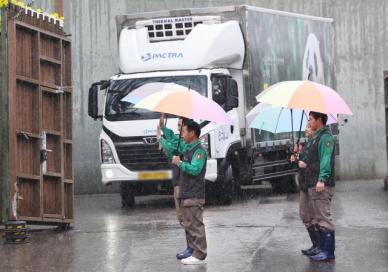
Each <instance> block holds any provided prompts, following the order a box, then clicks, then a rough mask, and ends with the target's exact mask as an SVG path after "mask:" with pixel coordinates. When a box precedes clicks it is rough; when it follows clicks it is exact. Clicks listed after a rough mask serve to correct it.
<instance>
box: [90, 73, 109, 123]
mask: <svg viewBox="0 0 388 272" xmlns="http://www.w3.org/2000/svg"><path fill="white" fill-rule="evenodd" d="M99 86H101V88H99ZM103 87H104V88H103ZM107 87H108V85H107V81H105V80H104V81H100V82H96V83H93V84H92V86H90V88H89V97H88V115H89V116H90V117H92V118H93V119H94V120H97V119H100V120H102V115H99V114H98V112H99V111H98V92H99V91H100V89H106V88H107Z"/></svg>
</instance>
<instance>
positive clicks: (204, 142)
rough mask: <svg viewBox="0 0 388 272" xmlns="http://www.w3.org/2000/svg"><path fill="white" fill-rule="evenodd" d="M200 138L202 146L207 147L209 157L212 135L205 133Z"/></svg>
mask: <svg viewBox="0 0 388 272" xmlns="http://www.w3.org/2000/svg"><path fill="white" fill-rule="evenodd" d="M199 140H200V141H201V144H202V146H203V147H204V148H205V151H206V156H207V158H209V157H210V149H209V146H210V144H209V143H210V135H209V134H205V135H203V136H202V137H201V138H199Z"/></svg>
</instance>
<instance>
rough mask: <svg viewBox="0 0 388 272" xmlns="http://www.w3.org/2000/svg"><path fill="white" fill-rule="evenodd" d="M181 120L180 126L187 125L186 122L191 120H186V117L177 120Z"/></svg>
mask: <svg viewBox="0 0 388 272" xmlns="http://www.w3.org/2000/svg"><path fill="white" fill-rule="evenodd" d="M179 119H180V120H182V125H185V124H186V123H187V121H189V120H191V119H188V118H186V117H182V116H179V118H178V120H179Z"/></svg>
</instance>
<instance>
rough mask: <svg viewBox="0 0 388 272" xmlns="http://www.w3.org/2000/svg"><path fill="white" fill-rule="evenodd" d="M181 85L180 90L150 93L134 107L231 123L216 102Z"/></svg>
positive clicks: (226, 123)
mask: <svg viewBox="0 0 388 272" xmlns="http://www.w3.org/2000/svg"><path fill="white" fill-rule="evenodd" d="M181 87H182V89H181V90H176V91H169V92H164V91H160V92H157V93H154V94H151V95H149V96H147V97H145V98H144V99H142V100H141V101H140V102H138V103H137V104H135V105H134V107H135V108H142V109H147V110H150V111H156V112H162V113H170V114H174V115H178V116H182V117H186V118H191V119H201V120H207V121H212V122H216V123H219V124H224V125H231V124H232V119H231V118H230V117H229V116H228V114H227V113H226V112H225V111H224V110H223V109H222V107H221V106H220V105H218V104H217V103H216V102H214V101H213V100H211V99H209V98H207V97H205V96H202V95H200V94H199V93H198V92H196V91H194V90H191V89H188V88H186V87H184V86H181Z"/></svg>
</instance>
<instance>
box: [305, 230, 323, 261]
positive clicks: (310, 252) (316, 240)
mask: <svg viewBox="0 0 388 272" xmlns="http://www.w3.org/2000/svg"><path fill="white" fill-rule="evenodd" d="M307 231H308V233H309V235H310V239H311V242H312V243H313V245H312V246H311V247H310V248H309V249H306V250H302V253H303V254H304V255H306V256H314V255H317V254H318V253H319V252H320V249H319V244H320V239H321V238H320V234H319V229H318V228H317V226H315V225H313V226H310V227H309V228H308V229H307Z"/></svg>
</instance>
